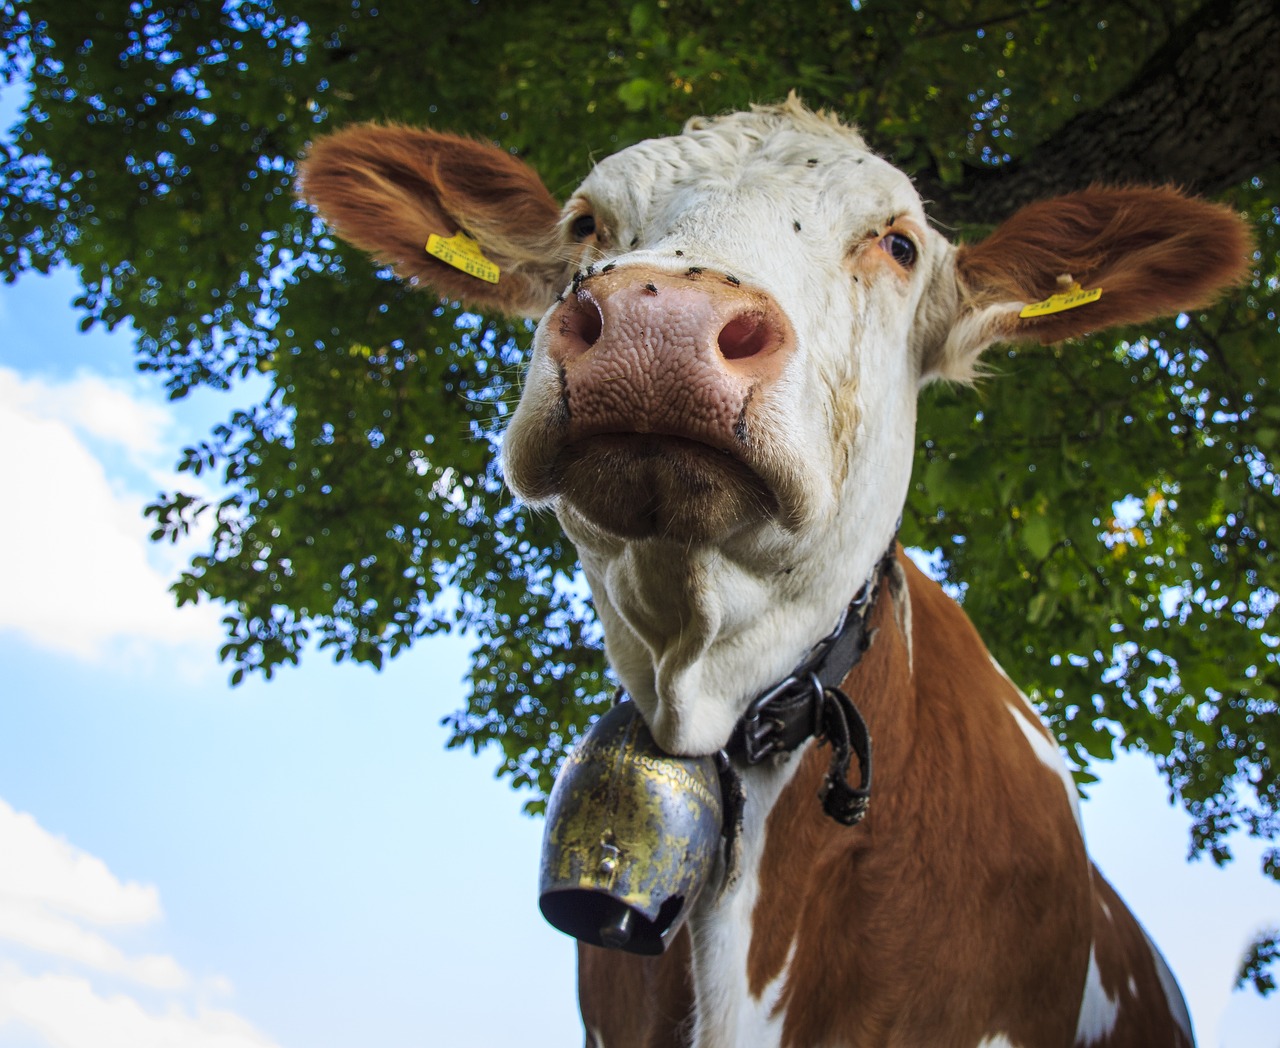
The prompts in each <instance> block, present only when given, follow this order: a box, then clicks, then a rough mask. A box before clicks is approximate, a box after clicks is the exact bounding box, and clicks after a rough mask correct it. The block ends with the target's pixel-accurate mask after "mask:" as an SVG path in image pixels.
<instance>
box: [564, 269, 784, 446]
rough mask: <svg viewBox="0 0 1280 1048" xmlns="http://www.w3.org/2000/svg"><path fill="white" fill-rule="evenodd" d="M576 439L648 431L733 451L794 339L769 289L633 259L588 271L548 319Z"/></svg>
mask: <svg viewBox="0 0 1280 1048" xmlns="http://www.w3.org/2000/svg"><path fill="white" fill-rule="evenodd" d="M547 332H548V337H547V340H546V343H545V348H546V352H547V354H548V356H549V357H550V359H551V360H552V361H554V362H555V363H556V364H557V365H558V367H559V369H560V373H561V376H562V377H561V397H562V404H561V408H562V411H563V412H564V413H565V415H566V417H567V424H568V429H567V433H566V436H567V438H568V439H569V440H571V441H573V440H580V439H582V438H583V437H589V436H594V435H596V434H600V433H652V434H664V435H668V436H674V437H683V438H686V439H689V440H693V441H698V442H700V443H704V444H707V445H709V446H711V447H713V448H717V449H719V450H722V451H729V452H731V453H734V452H736V451H738V450H739V449H740V448H741V446H742V445H743V444H744V443H745V441H746V436H747V434H746V426H747V423H748V420H747V407H748V404H749V403H750V400H751V398H752V395H753V393H754V392H755V391H756V390H757V389H758V388H759V387H761V386H762V385H763V386H767V385H768V384H769V383H771V382H772V381H774V380H775V379H776V378H777V376H778V374H779V372H780V371H781V368H782V365H783V363H784V361H785V359H786V356H787V353H788V351H789V350H790V349H791V348H792V346H793V344H794V339H793V338H792V336H791V331H790V326H789V325H788V324H787V322H786V320H785V318H784V317H783V314H782V311H781V310H780V309H779V308H778V307H777V305H776V304H775V303H774V302H773V300H772V299H771V298H769V296H767V295H765V294H764V293H762V292H760V291H755V290H751V289H746V288H743V287H741V286H740V285H739V284H737V283H736V282H735V281H733V279H732V278H731V277H729V276H727V275H724V274H718V273H714V272H711V271H709V270H692V271H690V272H687V273H683V274H677V275H672V274H670V273H665V272H662V271H659V270H656V269H652V268H649V267H644V266H631V267H626V268H622V269H616V270H612V271H610V272H607V273H601V274H599V275H597V276H594V277H590V278H588V279H587V280H585V281H583V282H582V283H581V284H579V286H578V290H577V292H576V293H575V294H572V295H570V296H569V297H568V298H567V299H566V300H565V301H564V302H563V303H561V304H560V305H559V306H557V307H556V309H555V311H554V312H553V313H552V314H551V316H550V317H549V318H548V323H547Z"/></svg>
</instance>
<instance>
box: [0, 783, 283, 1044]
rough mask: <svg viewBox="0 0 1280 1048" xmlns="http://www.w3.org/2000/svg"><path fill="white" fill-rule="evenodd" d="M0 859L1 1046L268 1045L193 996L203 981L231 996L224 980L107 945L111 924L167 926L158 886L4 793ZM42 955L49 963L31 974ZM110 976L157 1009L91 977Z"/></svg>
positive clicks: (243, 1024)
mask: <svg viewBox="0 0 1280 1048" xmlns="http://www.w3.org/2000/svg"><path fill="white" fill-rule="evenodd" d="M0 855H2V856H3V857H4V861H3V862H2V863H0V1043H3V1040H4V1037H5V1036H6V1035H7V1034H8V1033H12V1032H21V1033H25V1034H27V1035H28V1036H34V1037H36V1038H37V1039H38V1041H37V1043H42V1044H47V1045H49V1046H50V1048H115V1046H119V1048H269V1046H271V1045H272V1044H273V1042H272V1041H271V1040H270V1038H268V1037H267V1036H266V1035H264V1034H262V1033H261V1032H259V1031H257V1030H255V1029H254V1028H253V1026H251V1025H250V1024H249V1023H248V1022H246V1021H245V1020H244V1019H242V1018H241V1017H239V1016H237V1015H235V1014H233V1013H231V1012H228V1011H223V1010H218V1009H210V1008H207V1007H205V1006H203V1005H202V1004H199V1003H197V1002H195V1001H193V1000H190V998H191V996H192V993H193V991H195V990H197V989H198V990H201V991H203V992H204V994H208V993H210V992H212V993H218V994H225V993H229V992H230V984H229V983H228V982H227V981H226V979H224V978H222V977H220V976H218V977H214V978H212V979H207V980H204V981H203V983H202V984H201V986H199V987H196V986H195V984H194V981H193V980H192V978H191V977H190V976H189V975H188V973H187V972H186V971H185V970H184V969H183V968H182V966H181V965H180V964H179V963H178V962H177V961H176V960H175V959H174V958H172V957H168V956H162V955H155V954H151V955H142V956H132V955H130V954H128V953H126V952H125V951H124V950H122V949H121V948H120V947H118V946H117V945H116V944H115V943H113V942H111V941H110V939H109V938H108V935H107V934H106V932H105V931H104V929H108V928H112V927H127V926H139V925H152V926H155V925H158V924H159V923H160V921H161V917H162V910H161V906H160V895H159V892H158V891H157V890H156V888H155V887H154V886H153V885H143V884H137V883H135V882H125V881H122V880H120V878H118V877H117V876H115V874H113V873H112V872H111V871H110V869H108V867H107V865H106V863H104V862H103V861H102V860H101V859H99V858H97V857H96V856H93V855H89V854H88V853H86V852H84V851H83V850H81V849H79V848H77V847H76V846H75V845H73V844H71V843H69V842H68V841H66V840H63V839H61V838H58V837H55V836H54V835H53V834H51V833H49V832H48V831H47V830H45V829H43V828H42V827H41V826H40V825H39V824H38V823H37V822H36V820H35V819H34V818H32V817H31V816H30V815H27V814H25V813H22V812H17V811H15V810H14V809H13V808H12V807H10V806H9V805H8V804H7V803H5V801H3V800H0ZM86 923H90V924H94V925H97V927H96V928H89V927H86V926H85V925H86ZM14 947H18V951H16V952H15V951H14V949H13V948H14ZM6 955H8V957H7V959H6ZM19 956H22V957H23V958H24V961H23V963H22V964H19V962H18V957H19ZM42 959H43V961H44V962H46V964H47V967H48V968H49V969H50V970H36V969H39V967H40V965H41V961H42ZM104 977H105V978H107V979H109V980H110V981H111V982H112V983H113V985H114V984H118V983H120V982H121V981H122V980H123V981H124V983H126V984H134V985H136V986H137V987H138V988H139V989H140V990H142V991H145V993H146V994H147V995H148V997H149V998H150V999H153V1000H154V999H157V995H158V1000H159V1001H160V1007H159V1009H155V1008H151V1009H149V1008H148V1007H146V1006H145V1005H144V1004H143V1003H142V1002H141V1001H139V1000H138V999H137V998H135V997H134V996H131V995H130V994H126V993H120V992H119V991H116V992H114V993H110V994H108V993H105V992H103V991H102V990H101V989H100V988H99V987H97V986H95V985H94V980H95V979H100V978H104ZM22 1043H24V1044H26V1043H30V1042H29V1040H23V1042H22Z"/></svg>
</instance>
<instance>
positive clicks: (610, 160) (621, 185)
mask: <svg viewBox="0 0 1280 1048" xmlns="http://www.w3.org/2000/svg"><path fill="white" fill-rule="evenodd" d="M735 190H736V191H747V192H750V193H752V194H766V195H767V194H772V195H773V196H774V197H775V198H776V199H777V201H778V203H779V204H783V203H785V204H787V205H791V206H793V207H795V208H796V209H799V210H804V211H810V212H812V211H814V210H815V209H817V210H822V211H826V210H829V209H831V208H833V207H836V208H838V209H839V210H840V211H843V212H845V213H847V214H851V215H863V214H865V215H868V216H872V217H874V218H875V219H876V220H877V221H881V222H885V221H888V220H891V218H892V217H893V215H894V214H899V215H900V214H907V213H909V214H911V215H913V216H914V217H916V218H917V219H920V220H923V217H924V216H923V209H922V206H921V203H920V198H919V196H918V194H917V193H916V192H915V189H914V187H913V186H912V184H911V180H910V179H909V178H908V177H907V176H906V175H904V174H903V173H902V172H901V171H899V170H898V169H897V168H895V167H894V166H893V165H892V164H889V163H888V162H887V161H885V160H883V159H882V158H881V157H879V156H877V155H876V154H875V153H873V152H872V151H871V150H870V149H869V148H868V147H867V145H866V143H865V142H864V141H863V139H862V136H861V135H859V134H858V132H857V130H856V129H854V128H852V127H848V126H845V125H842V124H840V123H839V122H838V121H836V120H835V119H834V118H831V117H827V116H825V115H820V114H816V113H813V112H811V111H809V110H807V109H803V108H802V107H799V106H793V105H789V104H784V105H782V106H775V107H768V108H759V109H756V110H753V111H751V112H748V113H734V114H731V115H729V116H724V117H717V118H710V119H707V118H697V119H694V120H691V121H690V122H689V123H688V124H687V125H686V127H685V129H684V131H683V133H682V134H679V135H674V136H671V137H669V138H655V139H649V140H647V141H644V142H640V143H637V144H636V145H634V146H631V147H629V148H627V149H624V150H622V151H621V152H619V153H615V154H614V155H612V156H610V157H607V158H606V159H604V160H602V161H601V162H600V163H599V164H597V165H596V167H595V169H594V170H593V171H592V172H591V174H590V175H588V176H587V178H586V180H585V181H584V182H583V184H582V186H581V187H580V188H579V190H578V193H577V194H575V195H576V196H580V197H585V198H587V199H588V200H590V201H591V202H592V203H594V204H596V205H599V206H603V207H604V208H605V209H607V210H612V211H616V212H619V213H621V214H626V215H631V216H639V215H643V214H646V213H647V212H649V211H651V210H652V209H653V208H655V207H659V208H660V207H663V206H664V205H665V204H666V203H667V201H665V200H664V199H663V198H664V197H667V196H669V195H670V194H673V193H679V194H684V195H686V196H687V194H688V193H689V192H691V191H693V192H696V191H705V192H707V193H721V192H725V191H735ZM881 212H884V214H881Z"/></svg>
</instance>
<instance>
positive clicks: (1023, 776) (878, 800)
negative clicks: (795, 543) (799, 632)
mask: <svg viewBox="0 0 1280 1048" xmlns="http://www.w3.org/2000/svg"><path fill="white" fill-rule="evenodd" d="M899 562H900V564H901V565H902V567H903V569H904V571H905V573H906V577H907V580H908V587H909V592H910V598H909V599H910V601H911V621H912V630H913V634H914V639H915V643H914V645H913V649H914V666H911V665H909V662H908V647H907V641H906V638H905V637H904V636H903V635H902V633H901V632H900V629H899V626H898V624H897V623H898V621H899V617H898V615H897V614H895V612H896V609H895V608H894V607H893V598H890V599H885V598H884V597H882V598H881V600H880V603H879V606H878V607H877V609H876V612H875V616H874V620H873V624H874V625H875V626H877V627H878V628H879V632H878V633H877V634H876V639H875V642H874V643H873V644H872V646H871V648H870V650H869V651H868V653H867V656H866V657H865V658H864V659H863V662H862V663H861V665H859V666H858V667H857V668H856V669H855V670H854V671H853V672H852V673H851V674H850V676H849V677H848V678H847V679H846V681H845V688H846V690H847V691H848V692H849V694H850V696H851V697H852V698H853V700H854V701H855V702H856V703H857V704H858V706H859V708H860V709H861V710H862V712H863V714H864V716H865V717H866V720H867V724H868V727H869V728H870V731H871V734H872V736H873V738H874V743H875V761H876V766H875V776H876V779H875V791H874V796H873V799H872V803H871V809H870V812H869V814H868V815H867V817H866V819H865V820H864V821H863V822H862V823H861V824H860V825H859V826H856V827H853V828H851V829H843V828H841V827H839V826H837V825H836V824H835V823H833V822H832V821H831V820H829V819H827V818H826V817H825V816H824V815H823V814H822V811H821V809H820V807H819V805H818V802H817V793H818V789H819V786H820V784H821V780H822V776H823V774H824V772H825V769H826V761H827V754H826V751H825V749H822V748H820V747H817V746H814V747H811V748H810V750H809V751H808V752H807V753H806V754H805V755H804V757H803V758H802V760H803V764H802V766H801V768H800V769H799V771H798V772H797V774H796V776H795V778H794V779H793V780H792V782H791V783H790V785H789V786H788V787H787V789H786V790H785V791H784V792H783V794H782V796H781V797H780V798H779V800H778V802H777V804H776V805H775V807H774V808H773V810H772V812H771V813H770V815H769V818H768V822H767V829H766V832H767V835H768V836H767V843H766V848H765V854H764V858H763V860H762V863H761V869H760V895H759V901H758V902H757V905H756V910H755V914H754V929H753V938H752V943H751V952H750V956H749V958H748V983H749V990H750V992H751V993H752V995H753V996H756V997H759V996H760V995H761V994H762V993H763V992H764V990H765V988H766V987H767V986H768V985H769V984H770V983H771V982H772V981H773V980H775V979H777V978H778V977H779V976H780V975H783V972H784V967H785V964H786V958H787V956H788V953H789V952H790V950H791V946H792V943H793V941H794V942H795V943H796V944H797V945H796V949H795V951H794V955H793V957H792V961H791V965H790V968H789V969H787V970H786V972H785V978H784V983H783V988H782V992H781V996H780V998H779V1001H778V1008H779V1009H780V1010H781V1011H783V1012H784V1013H785V1020H784V1028H783V1038H782V1043H783V1045H785V1046H796V1048H800V1046H806V1045H815V1044H841V1045H848V1046H851V1048H863V1046H865V1048H883V1046H886V1045H923V1044H927V1045H929V1046H930V1048H947V1046H950V1045H955V1046H962V1045H963V1046H967V1048H972V1046H973V1045H975V1044H977V1043H978V1042H979V1041H981V1040H982V1038H983V1037H984V1036H994V1035H997V1034H1004V1035H1005V1036H1006V1037H1008V1038H1009V1039H1010V1040H1011V1041H1012V1042H1013V1043H1015V1044H1018V1045H1024V1046H1027V1048H1032V1046H1061V1048H1066V1046H1069V1045H1071V1044H1072V1043H1073V1041H1074V1036H1075V1030H1076V1021H1077V1017H1078V1012H1079V1008H1080V1001H1081V999H1082V996H1083V992H1084V982H1085V973H1086V969H1087V966H1088V959H1089V949H1090V942H1091V937H1092V941H1095V942H1096V943H1097V947H1096V948H1097V956H1098V963H1099V968H1100V971H1101V973H1102V977H1103V984H1104V987H1105V988H1106V989H1107V991H1108V993H1109V994H1110V995H1111V996H1112V997H1113V998H1119V999H1121V1001H1122V1004H1121V1009H1120V1015H1119V1019H1118V1022H1117V1026H1116V1029H1115V1031H1114V1035H1113V1036H1112V1038H1111V1039H1110V1040H1108V1041H1106V1042H1105V1044H1106V1045H1108V1046H1110V1048H1121V1046H1129V1048H1139V1046H1144V1048H1145V1046H1149V1045H1154V1044H1167V1045H1180V1044H1185V1039H1183V1038H1181V1035H1180V1034H1179V1033H1177V1032H1176V1030H1175V1027H1174V1024H1173V1022H1172V1020H1171V1019H1170V1016H1169V1013H1168V1008H1167V1005H1166V1001H1165V997H1164V994H1163V991H1162V990H1161V988H1160V984H1159V981H1158V978H1157V977H1156V975H1155V969H1154V965H1153V963H1152V961H1151V959H1150V954H1149V953H1148V952H1147V951H1146V947H1145V945H1144V942H1143V939H1142V932H1141V930H1140V929H1139V928H1138V926H1137V924H1136V922H1135V921H1134V920H1133V918H1132V916H1130V915H1129V914H1128V911H1127V910H1125V908H1124V904H1123V903H1122V902H1121V901H1120V900H1119V899H1118V898H1117V897H1116V896H1115V894H1114V892H1113V891H1112V890H1111V888H1110V886H1109V885H1107V884H1106V882H1105V881H1104V880H1103V879H1102V878H1101V876H1100V875H1098V874H1097V873H1096V871H1092V867H1091V865H1090V863H1089V860H1088V858H1087V856H1086V854H1085V850H1084V844H1083V842H1082V840H1081V839H1080V835H1079V833H1078V832H1077V830H1076V824H1075V820H1074V817H1073V815H1072V812H1071V807H1070V804H1069V802H1068V799H1067V795H1066V793H1065V791H1064V789H1063V784H1062V781H1061V780H1060V779H1059V778H1058V776H1057V775H1056V774H1055V773H1054V772H1053V771H1051V770H1050V769H1049V768H1048V767H1046V766H1045V765H1044V764H1043V763H1041V761H1040V760H1039V759H1038V758H1037V757H1036V755H1035V753H1034V752H1033V751H1032V750H1031V748H1030V747H1029V746H1028V745H1027V743H1026V739H1025V737H1024V735H1023V734H1022V731H1021V730H1020V729H1019V727H1018V725H1017V721H1016V720H1015V717H1021V716H1023V714H1022V712H1021V709H1022V699H1021V697H1020V696H1019V695H1018V694H1017V692H1016V691H1015V690H1014V688H1013V687H1012V685H1011V684H1010V683H1009V681H1008V679H1007V678H1006V677H1005V676H1004V675H1003V674H1001V673H1000V671H999V670H998V669H997V668H996V666H995V665H994V663H992V661H991V659H990V657H989V656H988V654H987V652H986V649H985V647H984V646H983V644H982V641H981V639H980V638H979V637H978V634H977V632H976V631H975V630H974V628H973V626H972V624H971V623H970V622H969V620H968V619H967V618H966V617H965V615H964V612H963V611H961V610H960V608H959V607H958V606H957V605H956V604H955V603H954V602H953V601H951V600H950V598H948V597H947V596H945V595H944V594H943V593H942V591H941V590H940V589H939V587H938V586H937V585H936V584H934V583H933V582H931V581H929V580H928V579H926V578H925V577H924V576H923V575H921V574H920V572H919V571H918V570H917V569H916V568H915V567H914V565H912V564H911V563H910V562H909V561H908V560H907V559H906V558H905V556H904V555H901V554H900V556H899ZM1010 706H1012V707H1014V709H1013V711H1012V712H1011V711H1010V708H1009V707H1010ZM1037 730H1041V731H1043V729H1042V728H1039V727H1038V726H1037ZM1095 890H1096V897H1095ZM1100 900H1105V901H1106V904H1107V907H1108V908H1109V910H1110V912H1111V915H1112V917H1111V919H1105V918H1104V917H1103V916H1102V911H1101V908H1100ZM598 953H599V951H584V956H590V955H593V954H598ZM597 960H598V962H599V963H595V964H593V967H592V968H591V969H590V973H591V977H590V978H588V979H583V980H582V981H581V982H580V994H581V1002H582V1009H583V1015H584V1018H586V1017H587V1016H592V1017H599V1016H603V1015H606V1014H607V1013H608V1012H609V1011H610V1009H616V1010H617V1015H618V1016H620V1017H621V1016H625V1018H617V1020H616V1021H615V1022H613V1025H612V1027H611V1028H612V1029H614V1030H616V1031H618V1032H617V1033H616V1034H614V1036H616V1037H618V1038H619V1039H618V1040H616V1041H612V1040H610V1039H609V1038H608V1037H606V1039H605V1043H606V1044H609V1045H612V1044H615V1043H616V1044H621V1045H624V1046H637V1048H639V1046H649V1045H655V1044H660V1045H670V1044H679V1045H687V1044H689V1043H690V1042H689V1040H688V1035H689V1030H690V1028H689V1026H688V1024H687V1023H684V1024H681V1023H678V1022H677V1023H674V1024H673V1022H672V1017H673V1016H685V1015H686V1014H687V1008H688V1002H687V994H688V992H689V991H688V981H687V980H688V976H687V975H684V977H683V978H678V977H677V972H676V969H677V968H678V969H679V970H680V971H681V972H683V971H684V970H685V968H686V966H687V964H688V959H687V955H686V953H685V948H684V947H683V946H682V947H681V949H680V950H679V951H678V953H677V954H676V955H674V956H664V957H662V958H657V959H653V960H646V961H640V960H637V959H635V958H628V957H617V958H613V957H610V956H608V955H604V956H602V957H600V958H598V959H597ZM587 970H588V969H587V968H586V967H585V966H584V971H587ZM1130 973H1134V977H1135V984H1136V986H1137V989H1138V993H1137V996H1136V997H1135V996H1134V995H1133V994H1131V993H1130V992H1129V990H1128V989H1127V980H1128V978H1129V974H1130ZM1122 986H1123V987H1124V988H1123V989H1121V987H1122ZM655 989H658V990H659V991H662V990H663V989H665V991H666V992H667V994H669V995H668V996H662V997H660V998H658V999H652V994H653V992H654V990H655ZM587 1021H588V1025H589V1026H590V1025H591V1024H592V1023H594V1022H598V1021H600V1020H599V1019H598V1018H592V1019H588V1020H587ZM624 1030H625V1031H627V1032H626V1034H625V1035H623V1031H624ZM673 1037H684V1038H685V1039H684V1040H674V1041H673V1040H672V1038H673Z"/></svg>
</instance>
